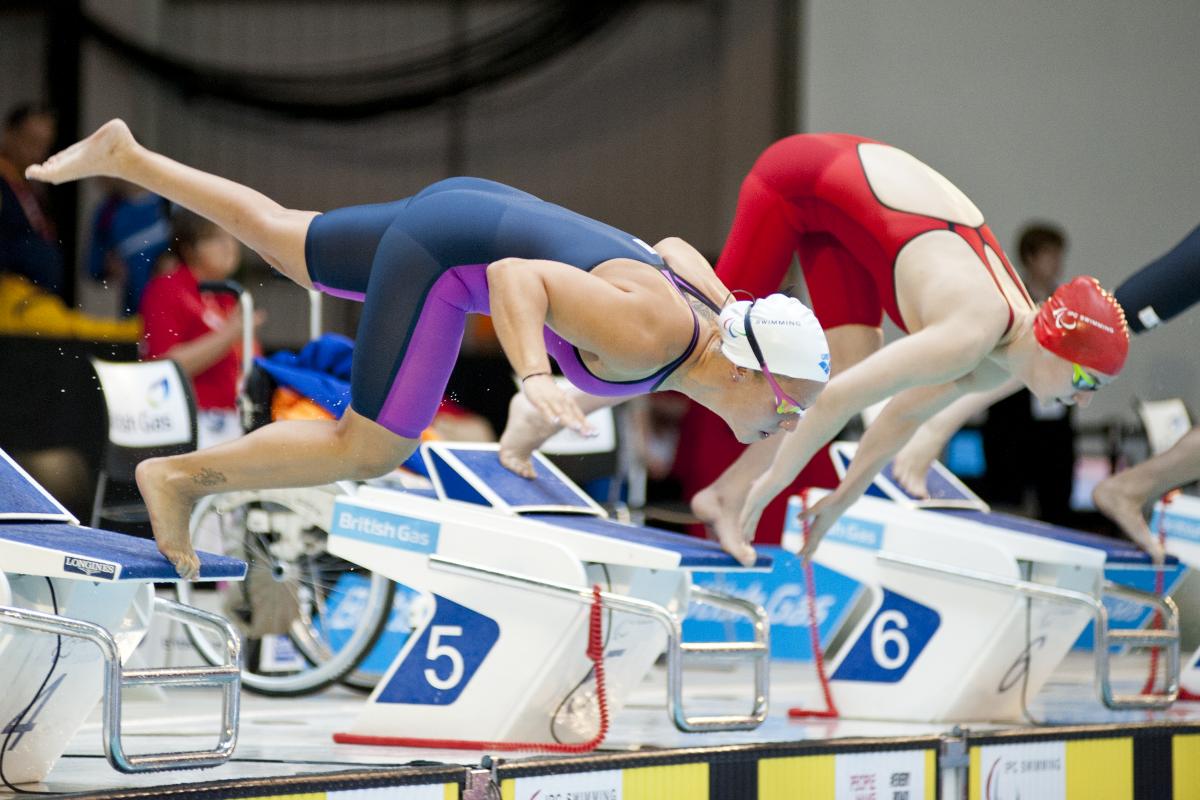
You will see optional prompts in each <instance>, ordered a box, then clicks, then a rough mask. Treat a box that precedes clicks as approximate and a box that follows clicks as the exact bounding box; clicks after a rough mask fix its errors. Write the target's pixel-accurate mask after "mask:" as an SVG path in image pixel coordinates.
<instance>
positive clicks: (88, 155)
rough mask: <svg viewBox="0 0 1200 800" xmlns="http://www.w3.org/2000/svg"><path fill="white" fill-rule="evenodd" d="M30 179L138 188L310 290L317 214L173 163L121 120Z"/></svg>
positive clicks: (62, 154)
mask: <svg viewBox="0 0 1200 800" xmlns="http://www.w3.org/2000/svg"><path fill="white" fill-rule="evenodd" d="M25 174H26V175H27V176H28V177H30V178H33V179H36V180H40V181H47V182H49V183H65V182H66V181H73V180H78V179H80V178H86V177H91V176H96V175H107V176H110V177H114V178H121V179H123V180H127V181H130V182H131V183H136V184H137V185H139V186H141V187H143V188H145V189H148V190H150V191H152V192H154V193H155V194H158V195H161V196H162V197H165V198H167V199H168V200H171V201H172V202H175V203H178V204H179V205H181V206H184V207H185V208H188V209H190V210H192V211H194V212H196V213H197V214H199V215H200V216H202V217H206V218H208V219H210V220H212V221H213V222H215V223H216V224H217V225H220V226H221V227H222V228H224V229H225V230H227V231H229V232H230V233H231V234H233V235H234V237H236V238H237V239H238V240H239V241H241V242H242V243H243V244H245V245H246V246H247V247H249V248H251V249H252V250H254V251H255V252H257V253H258V254H259V255H260V256H262V257H263V259H265V260H266V262H267V263H268V264H270V265H271V266H273V267H275V269H277V270H279V271H280V272H282V273H283V274H284V275H286V276H287V277H289V278H291V279H292V280H293V281H295V282H296V283H298V284H300V285H301V286H303V287H305V288H308V289H311V288H312V281H311V280H310V279H309V277H308V268H307V266H306V265H305V261H304V240H305V236H306V234H307V232H308V223H309V222H310V221H311V220H312V218H313V217H315V216H317V212H315V211H296V210H292V209H288V208H284V207H283V206H281V205H279V204H278V203H276V202H275V201H274V200H272V199H270V198H269V197H267V196H266V195H264V194H261V193H259V192H256V191H255V190H253V189H251V188H249V187H247V186H242V185H241V184H238V183H234V182H233V181H229V180H226V179H224V178H219V177H217V176H216V175H210V174H208V173H206V172H201V171H200V170H198V169H193V168H192V167H188V166H185V165H183V164H180V163H179V162H177V161H172V160H171V159H169V158H167V157H166V156H163V155H160V154H158V153H155V152H153V151H151V150H148V149H146V148H145V147H143V146H142V145H140V144H138V143H137V142H136V141H135V140H134V138H133V135H132V134H131V133H130V132H129V128H128V127H127V126H126V125H125V123H124V122H122V121H121V120H119V119H114V120H111V121H109V122H107V123H105V124H104V125H103V126H101V127H100V128H99V130H97V131H96V132H95V133H93V134H92V135H91V136H89V137H88V138H86V139H84V140H82V141H80V142H77V143H75V144H73V145H71V146H70V147H68V148H67V149H65V150H63V151H61V152H59V153H56V154H55V155H53V156H51V157H50V158H48V159H47V160H46V161H45V162H43V163H42V164H35V165H33V166H31V167H29V169H27V170H26V171H25Z"/></svg>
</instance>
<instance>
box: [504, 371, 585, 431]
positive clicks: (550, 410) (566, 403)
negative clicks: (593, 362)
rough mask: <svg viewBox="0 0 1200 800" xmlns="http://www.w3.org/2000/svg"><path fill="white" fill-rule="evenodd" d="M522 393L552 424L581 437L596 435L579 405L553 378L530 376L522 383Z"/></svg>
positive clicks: (548, 376)
mask: <svg viewBox="0 0 1200 800" xmlns="http://www.w3.org/2000/svg"><path fill="white" fill-rule="evenodd" d="M521 392H522V394H524V395H525V398H526V399H527V400H528V401H529V402H530V404H531V405H533V407H534V408H536V409H537V410H538V412H539V413H540V414H541V415H542V416H543V417H544V418H545V419H546V421H547V422H549V423H550V424H552V425H561V426H562V427H564V428H567V429H569V430H573V431H575V432H576V433H578V434H579V435H580V436H595V435H596V429H595V428H593V427H592V425H591V423H589V422H588V421H587V417H586V416H585V415H584V413H583V411H582V410H581V409H580V408H579V404H578V403H576V402H575V401H574V400H573V399H572V398H570V397H568V396H567V394H566V393H565V392H563V390H562V389H561V388H559V386H558V383H557V382H556V381H555V380H554V378H553V377H552V376H550V375H530V376H529V377H528V378H526V379H525V380H524V381H522V382H521Z"/></svg>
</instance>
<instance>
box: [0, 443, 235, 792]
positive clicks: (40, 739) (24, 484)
mask: <svg viewBox="0 0 1200 800" xmlns="http://www.w3.org/2000/svg"><path fill="white" fill-rule="evenodd" d="M200 555H201V568H200V579H201V580H214V579H221V580H240V579H241V578H242V577H243V576H244V575H245V571H246V565H245V564H244V563H243V562H241V561H237V560H235V559H231V558H225V557H223V556H214V555H211V554H207V553H202V554H200ZM0 565H2V566H3V571H2V572H0V674H3V675H4V676H5V680H6V681H7V682H8V685H7V687H6V691H5V692H4V693H3V695H0V742H3V745H2V746H0V753H2V756H3V759H4V760H3V761H2V762H0V764H2V766H3V770H4V774H5V777H6V778H7V779H8V780H9V781H10V782H12V783H28V782H32V781H38V780H41V779H43V778H44V777H45V776H46V775H47V773H49V772H50V770H51V768H52V767H53V766H54V764H55V762H57V760H58V758H59V757H60V756H61V755H62V753H63V751H64V750H65V749H66V747H67V745H68V744H69V743H70V741H71V739H72V738H73V737H74V735H75V733H76V731H78V730H79V727H80V726H81V725H82V724H83V722H84V720H85V719H86V718H87V717H88V715H89V714H91V712H92V709H93V708H95V706H96V703H97V701H99V700H101V699H103V703H104V706H103V709H104V710H103V744H104V752H105V755H106V756H107V757H108V760H109V763H111V764H112V765H113V767H115V768H116V769H119V770H121V771H122V772H145V771H151V770H166V769H194V768H197V767H206V766H215V765H217V764H220V763H223V762H224V761H226V760H227V759H228V758H229V756H230V755H231V754H232V752H233V748H234V745H235V744H236V741H237V722H238V700H239V692H240V688H241V642H240V640H239V638H238V636H237V633H236V631H235V630H234V629H233V628H232V626H230V625H229V623H228V622H226V621H225V620H224V619H222V618H221V617H218V616H216V615H213V614H209V613H207V612H204V611H201V610H199V609H196V608H192V607H191V606H185V605H181V604H179V603H173V602H171V601H169V600H166V599H163V598H156V597H155V596H154V582H156V581H177V580H179V577H178V576H177V575H176V573H175V569H174V567H172V566H171V564H170V562H168V561H167V560H166V559H165V558H164V557H163V556H162V555H161V554H160V553H159V552H158V549H157V548H156V547H155V545H154V543H153V542H151V541H148V540H145V539H138V538H135V537H132V536H126V535H124V534H119V533H113V532H111V531H105V530H99V529H96V528H87V527H84V526H82V525H79V523H78V520H76V519H75V517H73V516H72V515H71V514H70V512H68V511H67V510H66V509H65V508H64V507H63V506H61V505H60V504H59V503H58V502H57V501H56V500H55V499H54V498H53V497H51V496H50V494H49V493H47V492H46V491H45V490H44V489H43V488H42V487H41V486H39V485H38V484H37V483H36V482H35V481H34V480H33V479H32V478H30V477H29V475H28V474H27V473H26V472H25V471H24V470H22V469H21V468H20V467H19V466H18V465H17V464H16V462H14V461H13V460H12V459H10V458H9V457H8V455H7V454H5V453H3V452H2V451H0ZM155 613H159V614H165V615H167V616H169V617H171V618H173V619H177V620H179V621H181V622H184V623H187V624H189V625H197V626H201V627H203V628H206V629H209V630H211V631H213V632H215V633H216V634H217V635H218V636H219V637H220V639H221V640H223V641H224V643H225V646H224V652H225V663H223V664H221V665H219V666H214V667H175V668H159V669H124V668H123V667H122V664H123V663H124V662H125V661H126V660H127V659H128V658H129V656H130V654H132V653H133V651H134V648H136V647H137V645H138V643H139V642H140V641H141V640H142V637H143V636H144V635H145V633H146V630H147V629H148V627H149V625H150V620H151V617H152V615H153V614H155ZM47 634H49V635H47ZM139 685H140V686H146V685H159V686H191V687H210V688H220V689H221V690H222V692H223V709H222V717H221V729H220V731H219V733H218V741H217V745H216V747H214V748H213V749H211V750H197V751H184V752H173V753H151V754H141V755H130V754H127V753H126V752H125V749H124V747H123V745H122V740H121V690H122V689H123V688H125V687H128V686H139Z"/></svg>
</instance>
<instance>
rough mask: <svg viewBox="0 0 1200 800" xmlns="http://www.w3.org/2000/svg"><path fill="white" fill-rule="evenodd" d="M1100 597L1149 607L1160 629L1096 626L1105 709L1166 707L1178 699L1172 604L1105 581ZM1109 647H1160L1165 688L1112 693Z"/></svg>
mask: <svg viewBox="0 0 1200 800" xmlns="http://www.w3.org/2000/svg"><path fill="white" fill-rule="evenodd" d="M1102 596H1104V597H1115V598H1117V599H1120V600H1126V601H1128V602H1132V603H1137V604H1138V605H1143V606H1151V607H1153V608H1155V609H1156V610H1157V611H1158V613H1159V614H1160V615H1161V618H1162V621H1163V627H1162V629H1161V630H1157V631H1155V630H1108V629H1107V628H1105V630H1103V631H1101V630H1100V626H1099V624H1097V625H1096V642H1095V650H1096V660H1097V664H1099V661H1100V658H1101V654H1103V658H1104V662H1105V667H1106V668H1105V672H1104V680H1102V681H1101V683H1100V692H1101V697H1102V699H1103V700H1104V704H1105V705H1106V706H1108V707H1109V708H1166V707H1167V706H1169V705H1171V704H1172V703H1174V702H1175V701H1176V700H1177V699H1179V609H1178V608H1177V607H1176V605H1175V601H1174V600H1172V599H1171V598H1169V597H1159V596H1158V595H1156V594H1150V593H1149V592H1143V591H1139V590H1137V589H1132V588H1130V587H1128V586H1121V585H1120V584H1116V583H1113V582H1112V581H1105V582H1104V585H1103V589H1102ZM1112 645H1123V646H1125V647H1131V648H1136V649H1145V648H1150V647H1162V648H1164V649H1165V651H1166V658H1165V659H1164V662H1163V664H1164V666H1163V676H1164V678H1165V686H1164V690H1163V691H1162V692H1152V693H1149V694H1116V693H1114V692H1113V690H1112V685H1111V682H1110V681H1109V680H1108V677H1109V676H1108V667H1107V665H1108V663H1109V660H1110V657H1111V654H1110V653H1109V648H1110V646H1112Z"/></svg>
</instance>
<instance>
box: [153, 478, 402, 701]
mask: <svg viewBox="0 0 1200 800" xmlns="http://www.w3.org/2000/svg"><path fill="white" fill-rule="evenodd" d="M340 491H341V490H340V489H339V488H338V487H337V486H323V487H316V488H306V489H285V490H264V491H257V492H231V493H228V494H221V495H211V496H209V497H206V498H204V499H203V500H202V501H201V502H200V503H199V504H197V506H196V509H195V511H194V512H193V513H192V519H191V533H192V541H193V543H194V544H195V546H196V547H197V549H201V550H210V551H216V552H221V553H223V554H225V555H229V556H233V557H236V558H241V559H243V560H245V561H246V563H247V565H248V568H247V572H246V580H245V581H240V582H238V581H230V582H222V583H215V584H208V585H207V586H208V587H211V588H206V585H205V584H201V585H199V586H193V585H192V584H189V583H187V582H181V583H177V584H176V585H175V587H176V594H177V596H178V598H179V600H180V602H183V603H188V604H191V605H196V604H199V605H201V606H205V605H216V606H217V608H216V609H214V610H216V611H217V612H218V613H222V614H224V615H225V616H226V617H228V618H229V619H230V620H231V621H232V622H233V623H234V624H235V625H236V626H237V627H238V628H239V630H240V631H241V633H242V637H243V644H244V651H245V654H246V662H245V667H244V669H243V673H242V685H243V686H245V687H246V688H247V689H248V690H250V691H252V692H256V693H259V694H265V695H274V696H281V697H287V696H298V695H305V694H311V693H313V692H317V691H320V690H321V689H323V688H325V687H326V686H329V685H330V684H332V683H334V682H337V681H342V680H352V681H353V682H354V683H355V684H356V685H358V686H360V687H363V688H365V685H366V682H367V681H369V680H370V679H371V678H375V679H376V680H377V679H378V675H369V674H367V675H356V673H355V669H356V667H357V666H358V665H359V662H360V661H362V659H363V658H364V657H365V656H366V655H367V654H368V653H370V652H371V649H372V648H373V647H374V645H375V643H376V642H377V641H378V639H379V637H380V635H381V634H382V633H383V631H384V628H385V627H386V625H387V622H388V615H389V613H390V611H391V608H392V599H393V595H394V593H395V584H394V583H393V582H392V581H391V580H389V579H388V578H386V577H384V576H383V575H378V574H375V573H372V572H371V571H370V570H367V569H364V568H363V567H360V566H358V565H357V564H352V563H350V562H348V561H344V560H342V559H340V558H338V557H337V556H334V555H333V554H331V553H329V552H328V551H327V550H326V547H325V545H326V539H327V535H326V531H325V530H324V528H323V526H324V525H326V524H327V523H328V520H329V518H330V511H331V508H332V505H333V501H334V499H335V498H336V497H337V495H338V494H339V493H340ZM205 592H212V593H213V594H212V595H210V597H209V598H207V599H208V600H209V601H210V603H205V602H203V600H204V599H205V598H202V597H201V595H202V594H203V593H205ZM187 635H188V638H189V639H190V640H191V642H192V644H193V645H194V646H195V648H196V650H197V651H198V652H199V653H200V655H201V657H202V658H203V659H204V660H205V661H208V662H209V663H216V660H217V659H218V658H219V656H220V650H219V649H218V643H217V642H215V641H211V640H209V639H208V638H207V637H206V636H205V635H204V633H203V632H201V631H198V630H195V629H193V628H191V627H188V628H187Z"/></svg>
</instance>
